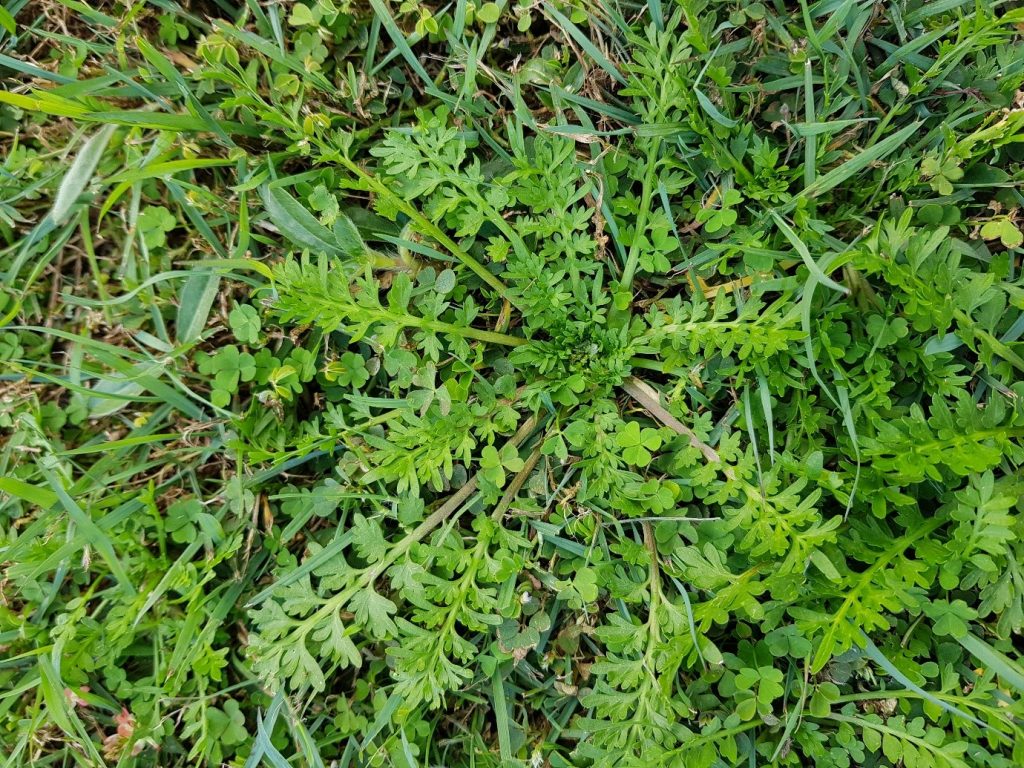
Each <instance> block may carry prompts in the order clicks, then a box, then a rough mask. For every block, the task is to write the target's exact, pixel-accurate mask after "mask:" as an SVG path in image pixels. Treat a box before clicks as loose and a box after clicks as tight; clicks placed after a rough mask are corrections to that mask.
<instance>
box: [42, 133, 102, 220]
mask: <svg viewBox="0 0 1024 768" xmlns="http://www.w3.org/2000/svg"><path fill="white" fill-rule="evenodd" d="M114 130H115V126H113V125H107V126H104V127H103V128H100V130H98V131H97V132H96V133H95V134H93V135H92V137H91V138H90V139H89V140H88V141H87V142H85V144H84V145H83V146H82V149H81V150H80V151H79V153H78V155H77V156H76V157H75V161H74V162H73V163H72V164H71V167H70V168H68V172H67V173H66V174H65V175H64V179H63V180H62V181H61V183H60V188H59V189H58V190H57V197H56V198H55V199H54V201H53V209H52V210H51V211H50V218H52V219H53V221H54V223H56V224H58V225H60V224H63V223H64V222H65V221H66V220H67V218H68V216H69V215H70V213H71V209H72V207H73V206H74V204H75V202H76V201H77V200H78V196H79V195H81V194H82V192H84V191H85V188H86V187H87V186H88V185H89V181H90V180H91V179H92V176H93V173H95V172H96V166H97V165H99V162H100V158H101V157H103V152H104V150H106V148H107V144H108V142H109V141H110V137H111V136H113V135H114Z"/></svg>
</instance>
